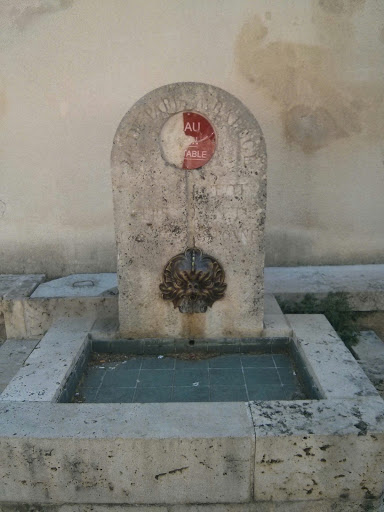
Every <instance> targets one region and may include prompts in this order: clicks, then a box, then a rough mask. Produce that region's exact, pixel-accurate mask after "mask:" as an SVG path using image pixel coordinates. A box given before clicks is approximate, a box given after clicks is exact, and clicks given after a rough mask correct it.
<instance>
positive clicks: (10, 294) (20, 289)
mask: <svg viewBox="0 0 384 512" xmlns="http://www.w3.org/2000/svg"><path fill="white" fill-rule="evenodd" d="M44 279H45V275H44V274H20V275H19V274H0V299H17V298H20V297H29V296H30V294H31V293H32V292H33V291H34V290H35V288H36V287H37V286H38V285H39V284H40V283H42V282H43V281H44Z"/></svg>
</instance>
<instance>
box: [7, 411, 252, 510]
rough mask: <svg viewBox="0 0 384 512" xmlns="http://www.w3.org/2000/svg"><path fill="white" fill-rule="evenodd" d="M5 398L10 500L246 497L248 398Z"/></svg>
mask: <svg viewBox="0 0 384 512" xmlns="http://www.w3.org/2000/svg"><path fill="white" fill-rule="evenodd" d="M182 405H183V406H181V407H180V404H52V403H41V402H40V403H20V402H19V403H15V402H13V403H11V402H1V403H0V418H1V422H2V425H1V429H0V432H1V436H0V450H1V453H2V454H4V455H5V456H2V457H1V458H0V474H1V476H2V478H1V479H0V496H1V498H0V500H1V501H3V502H5V503H7V502H10V503H15V502H16V503H17V502H18V503H23V502H24V503H47V502H48V503H51V504H55V503H59V504H60V503H68V504H70V503H78V504H79V503H94V504H100V503H111V504H112V503H124V504H162V503H167V504H172V503H174V504H175V503H180V504H184V503H220V502H221V503H244V502H249V501H251V500H252V481H253V464H254V456H255V451H254V450H255V439H254V429H253V425H252V420H251V417H250V413H249V409H248V406H247V405H246V404H244V403H235V404H234V403H220V404H214V407H212V404H203V403H201V404H194V403H191V404H182Z"/></svg>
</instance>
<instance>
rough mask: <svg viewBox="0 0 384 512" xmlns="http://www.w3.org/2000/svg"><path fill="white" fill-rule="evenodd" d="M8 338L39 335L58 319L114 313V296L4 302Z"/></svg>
mask: <svg viewBox="0 0 384 512" xmlns="http://www.w3.org/2000/svg"><path fill="white" fill-rule="evenodd" d="M3 306H4V320H5V327H6V332H7V338H11V339H23V338H41V337H42V336H44V334H45V333H46V332H47V331H48V329H49V328H50V326H51V325H52V324H53V323H54V322H55V321H56V320H57V319H59V318H62V317H66V318H81V317H83V316H94V317H99V316H105V315H113V316H117V296H115V295H111V296H100V297H61V298H59V297H56V298H50V299H49V298H35V299H31V298H29V299H21V300H5V301H4V304H3Z"/></svg>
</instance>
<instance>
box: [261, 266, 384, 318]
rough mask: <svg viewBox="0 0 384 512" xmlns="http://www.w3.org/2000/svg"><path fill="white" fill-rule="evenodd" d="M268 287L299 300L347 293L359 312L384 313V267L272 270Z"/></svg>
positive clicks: (286, 296)
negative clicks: (308, 296) (382, 311)
mask: <svg viewBox="0 0 384 512" xmlns="http://www.w3.org/2000/svg"><path fill="white" fill-rule="evenodd" d="M265 288H266V291H267V292H268V293H273V294H275V295H279V296H280V297H282V298H283V299H285V300H295V301H296V300H301V299H302V298H303V297H304V295H305V294H306V293H312V294H314V295H315V296H316V297H317V298H322V297H325V296H326V295H327V294H328V293H329V292H344V293H346V294H347V298H348V303H349V305H350V307H351V308H352V309H353V310H355V311H377V310H384V265H340V266H339V265H335V266H327V265H324V266H321V267H269V268H266V269H265Z"/></svg>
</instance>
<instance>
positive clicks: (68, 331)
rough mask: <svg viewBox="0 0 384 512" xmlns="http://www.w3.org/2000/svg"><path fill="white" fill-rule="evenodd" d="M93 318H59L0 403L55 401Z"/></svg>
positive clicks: (82, 345) (3, 394) (4, 392)
mask: <svg viewBox="0 0 384 512" xmlns="http://www.w3.org/2000/svg"><path fill="white" fill-rule="evenodd" d="M93 322H94V318H92V317H91V318H71V319H67V318H64V319H59V320H58V321H56V322H55V324H54V325H53V326H52V327H51V329H50V330H49V331H48V333H47V334H46V335H45V336H44V338H43V339H42V340H41V341H40V343H39V344H38V345H37V346H36V348H35V350H34V351H33V352H32V353H31V355H30V356H29V357H28V359H27V360H26V361H25V363H24V365H23V366H22V367H21V368H20V370H19V371H18V372H17V374H16V375H15V377H14V378H13V379H12V380H11V382H10V383H9V384H8V386H7V387H6V388H5V390H4V391H3V393H2V394H1V395H0V400H3V401H18V402H23V401H30V402H38V401H44V402H45V401H48V402H49V401H52V400H55V399H56V398H58V395H59V393H60V391H61V389H62V388H63V386H64V384H65V382H66V380H67V378H68V376H69V374H70V373H71V371H72V369H73V367H74V365H75V363H76V362H77V360H78V358H79V357H80V356H81V354H82V353H83V351H84V348H85V346H86V344H87V343H88V332H89V329H90V328H91V326H92V324H93Z"/></svg>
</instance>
